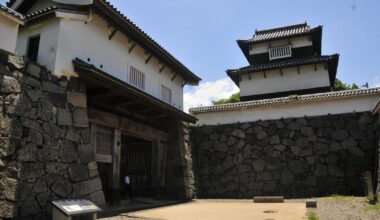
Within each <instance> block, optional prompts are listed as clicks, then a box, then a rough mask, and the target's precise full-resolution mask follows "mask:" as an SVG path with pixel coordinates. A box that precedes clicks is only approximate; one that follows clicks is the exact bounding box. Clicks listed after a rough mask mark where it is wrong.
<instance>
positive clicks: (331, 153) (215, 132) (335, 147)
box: [191, 112, 377, 198]
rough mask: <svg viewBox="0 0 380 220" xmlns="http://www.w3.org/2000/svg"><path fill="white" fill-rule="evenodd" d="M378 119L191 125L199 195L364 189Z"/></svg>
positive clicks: (302, 194)
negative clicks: (363, 176) (364, 174)
mask: <svg viewBox="0 0 380 220" xmlns="http://www.w3.org/2000/svg"><path fill="white" fill-rule="evenodd" d="M376 120H377V119H376V118H375V117H374V116H372V115H371V113H369V112H368V113H352V114H344V115H326V116H321V117H310V118H309V117H307V118H306V117H305V118H297V119H280V120H271V121H258V122H252V123H242V124H229V125H217V126H202V127H194V128H193V129H192V133H191V140H192V142H193V150H194V152H195V153H196V168H197V177H198V179H197V184H198V196H199V197H202V198H252V197H253V196H261V195H283V196H285V197H287V198H303V197H311V196H325V195H330V194H347V195H363V194H364V182H363V178H362V175H363V172H364V171H366V170H370V171H372V173H374V171H375V166H376V165H375V155H376V151H377V150H376V149H377V147H376V146H377V145H376V135H375V134H376V132H375V130H376V125H375V124H376ZM374 176H375V174H374Z"/></svg>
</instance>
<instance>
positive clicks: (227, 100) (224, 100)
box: [212, 93, 240, 105]
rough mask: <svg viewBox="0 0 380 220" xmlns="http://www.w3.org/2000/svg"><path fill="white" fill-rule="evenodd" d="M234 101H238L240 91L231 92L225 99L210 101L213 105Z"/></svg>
mask: <svg viewBox="0 0 380 220" xmlns="http://www.w3.org/2000/svg"><path fill="white" fill-rule="evenodd" d="M235 102H240V93H235V94H232V95H231V96H230V97H229V98H227V99H219V100H216V101H212V103H213V104H214V105H222V104H228V103H235Z"/></svg>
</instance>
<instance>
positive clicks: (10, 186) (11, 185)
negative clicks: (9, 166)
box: [0, 177, 19, 201]
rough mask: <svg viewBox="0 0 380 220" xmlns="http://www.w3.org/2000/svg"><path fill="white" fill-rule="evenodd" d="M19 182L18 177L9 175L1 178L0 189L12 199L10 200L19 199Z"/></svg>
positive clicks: (7, 197) (6, 196)
mask: <svg viewBox="0 0 380 220" xmlns="http://www.w3.org/2000/svg"><path fill="white" fill-rule="evenodd" d="M18 184H19V181H18V180H17V179H12V178H8V177H4V178H1V179H0V189H1V190H0V191H2V192H3V193H2V194H3V196H4V197H5V198H6V199H8V200H10V201H16V200H17V193H18V191H17V190H18ZM0 197H1V194H0Z"/></svg>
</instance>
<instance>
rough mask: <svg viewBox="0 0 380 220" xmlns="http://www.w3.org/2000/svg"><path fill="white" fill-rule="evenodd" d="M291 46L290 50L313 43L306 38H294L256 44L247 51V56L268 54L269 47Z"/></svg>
mask: <svg viewBox="0 0 380 220" xmlns="http://www.w3.org/2000/svg"><path fill="white" fill-rule="evenodd" d="M289 43H290V45H292V48H297V47H306V46H311V45H313V42H312V41H311V40H310V39H309V37H308V36H302V37H295V38H291V39H287V40H277V41H270V42H263V43H258V44H253V45H252V46H251V48H250V50H249V55H253V54H259V53H268V52H269V48H270V47H278V46H283V45H288V44H289Z"/></svg>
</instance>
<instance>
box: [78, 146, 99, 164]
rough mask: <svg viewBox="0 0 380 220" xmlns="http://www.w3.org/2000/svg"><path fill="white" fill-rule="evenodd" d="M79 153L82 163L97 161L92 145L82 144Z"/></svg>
mask: <svg viewBox="0 0 380 220" xmlns="http://www.w3.org/2000/svg"><path fill="white" fill-rule="evenodd" d="M78 153H79V158H80V161H81V163H83V164H88V163H89V162H93V161H95V155H94V148H93V147H92V145H91V144H81V145H79V146H78Z"/></svg>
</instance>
